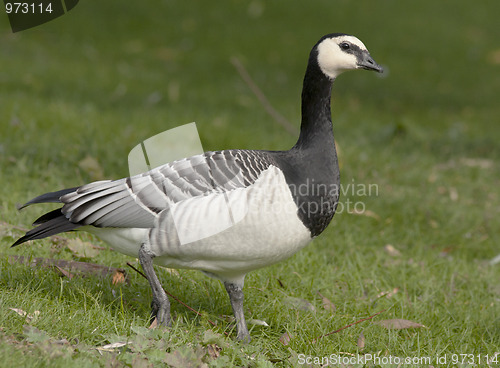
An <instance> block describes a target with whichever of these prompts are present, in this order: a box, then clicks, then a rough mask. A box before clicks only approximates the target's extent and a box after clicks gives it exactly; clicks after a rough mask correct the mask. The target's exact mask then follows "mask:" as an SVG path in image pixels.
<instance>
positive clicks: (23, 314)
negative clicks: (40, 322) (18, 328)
mask: <svg viewBox="0 0 500 368" xmlns="http://www.w3.org/2000/svg"><path fill="white" fill-rule="evenodd" d="M9 309H10V310H11V311H13V312H16V313H17V314H19V315H20V316H21V317H26V322H27V323H30V322H31V321H33V320H34V319H35V318H36V317H38V316H39V315H40V311H39V310H36V311H34V312H33V313H27V312H26V311H24V310H22V309H19V308H9Z"/></svg>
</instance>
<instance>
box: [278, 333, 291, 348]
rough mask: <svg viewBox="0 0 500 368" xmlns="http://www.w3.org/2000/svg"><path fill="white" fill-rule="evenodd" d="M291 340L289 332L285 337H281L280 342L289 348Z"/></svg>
mask: <svg viewBox="0 0 500 368" xmlns="http://www.w3.org/2000/svg"><path fill="white" fill-rule="evenodd" d="M291 339H292V338H291V337H290V335H289V334H288V332H285V333H284V334H283V335H281V336H280V342H281V343H282V344H283V345H285V346H287V345H288V344H289V343H290V340H291Z"/></svg>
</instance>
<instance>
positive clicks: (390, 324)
mask: <svg viewBox="0 0 500 368" xmlns="http://www.w3.org/2000/svg"><path fill="white" fill-rule="evenodd" d="M374 323H375V324H377V325H379V326H382V327H384V328H387V329H388V330H404V329H406V328H422V327H425V326H424V325H422V324H420V323H417V322H413V321H409V320H407V319H399V318H396V319H384V320H382V321H377V322H374Z"/></svg>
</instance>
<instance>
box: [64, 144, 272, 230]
mask: <svg viewBox="0 0 500 368" xmlns="http://www.w3.org/2000/svg"><path fill="white" fill-rule="evenodd" d="M270 164H271V158H270V156H268V155H267V154H266V152H265V151H243V150H227V151H217V152H206V153H204V154H201V155H196V156H193V157H190V158H185V159H182V160H178V161H174V162H172V163H169V164H166V165H163V166H160V167H157V168H155V169H152V170H150V171H148V172H146V173H143V174H140V175H137V176H133V177H129V178H126V179H120V180H115V181H100V182H94V183H91V184H88V185H84V186H82V187H80V188H78V189H77V190H75V191H73V192H70V193H68V194H65V195H64V196H62V197H61V198H60V200H61V202H62V203H64V206H63V208H62V213H63V214H64V215H65V216H66V217H67V218H68V220H69V221H71V222H73V223H77V224H81V225H93V226H97V227H135V228H151V227H153V226H154V221H155V219H156V217H157V216H158V214H159V213H161V212H162V211H163V210H165V209H167V208H169V207H170V206H172V205H173V204H174V203H177V202H179V201H184V200H187V199H190V198H194V197H200V196H206V195H208V194H212V193H223V192H228V191H231V190H234V189H236V188H245V187H248V186H249V185H251V184H253V183H254V182H255V181H256V180H257V178H258V177H259V175H260V174H261V172H262V171H263V170H265V169H267V168H268V167H269V165H270Z"/></svg>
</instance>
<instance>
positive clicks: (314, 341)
mask: <svg viewBox="0 0 500 368" xmlns="http://www.w3.org/2000/svg"><path fill="white" fill-rule="evenodd" d="M386 310H387V309H383V310H381V311H380V312H377V313H375V314H373V315H371V316H369V317H366V318H362V319H360V320H359V321H356V322H353V323H351V324H348V325H347V326H344V327H341V328H339V329H338V330H335V331H332V332H328V333H327V334H325V335H321V336H320V337H317V338H315V339H314V340H312V341H311V343H313V344H315V343H316V341H318V340H319V339H322V338H323V337H326V336H330V335H333V334H336V333H337V332H340V331H342V330H345V329H346V328H349V327H351V326H354V325H357V324H358V323H361V322H364V321H368V320H369V319H372V318H373V317H375V316H378V315H379V314H381V313H383V312H385V311H386Z"/></svg>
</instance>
